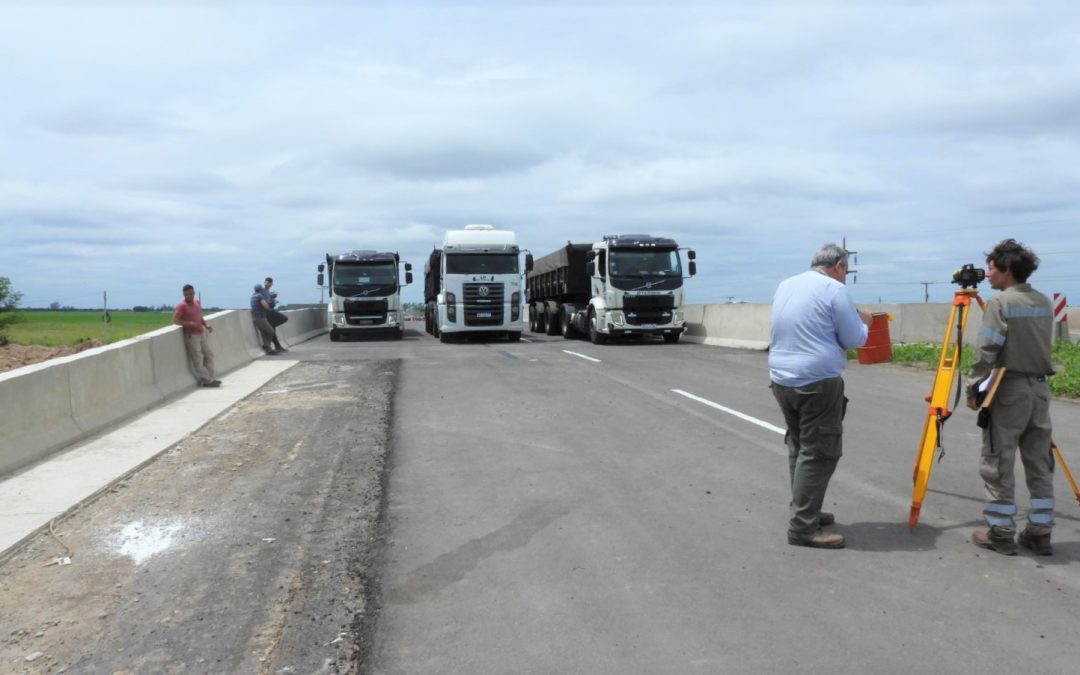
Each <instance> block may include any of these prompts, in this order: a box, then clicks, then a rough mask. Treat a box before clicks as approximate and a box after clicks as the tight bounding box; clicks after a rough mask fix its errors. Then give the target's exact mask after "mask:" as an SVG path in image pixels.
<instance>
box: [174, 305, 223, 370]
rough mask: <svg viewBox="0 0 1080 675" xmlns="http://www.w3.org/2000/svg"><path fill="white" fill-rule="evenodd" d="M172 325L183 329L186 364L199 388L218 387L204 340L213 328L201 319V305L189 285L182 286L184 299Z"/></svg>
mask: <svg viewBox="0 0 1080 675" xmlns="http://www.w3.org/2000/svg"><path fill="white" fill-rule="evenodd" d="M173 323H174V324H176V325H177V326H180V327H182V328H183V331H184V346H185V347H186V348H187V355H188V363H190V364H191V370H192V372H193V373H195V379H196V380H198V382H199V386H200V387H220V386H221V380H218V379H216V377H215V375H214V352H212V351H210V343H209V342H208V341H207V339H206V337H207V333H213V332H214V327H213V326H211V325H210V324H208V323H206V319H204V318H203V316H202V305H201V304H200V303H199V301H198V300H196V299H195V287H194V286H192V285H191V284H186V285H185V286H184V299H183V300H182V301H181V302H179V303H178V304H177V305H176V311H175V312H174V313H173Z"/></svg>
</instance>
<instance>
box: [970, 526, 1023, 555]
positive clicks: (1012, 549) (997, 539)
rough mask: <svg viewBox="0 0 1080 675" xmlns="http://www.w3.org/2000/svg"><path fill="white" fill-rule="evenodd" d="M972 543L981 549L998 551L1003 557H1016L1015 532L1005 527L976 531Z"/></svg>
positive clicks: (972, 536)
mask: <svg viewBox="0 0 1080 675" xmlns="http://www.w3.org/2000/svg"><path fill="white" fill-rule="evenodd" d="M971 542H972V543H973V544H975V545H976V546H978V547H979V548H987V549H990V550H991V551H997V552H998V553H1000V554H1001V555H1016V542H1015V541H1013V531H1012V530H1010V529H1008V528H1005V527H991V528H990V529H989V530H975V531H974V532H972V533H971Z"/></svg>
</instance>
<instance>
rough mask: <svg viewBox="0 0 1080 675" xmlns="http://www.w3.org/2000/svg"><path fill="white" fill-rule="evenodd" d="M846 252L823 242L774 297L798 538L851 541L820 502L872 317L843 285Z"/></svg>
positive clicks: (798, 541)
mask: <svg viewBox="0 0 1080 675" xmlns="http://www.w3.org/2000/svg"><path fill="white" fill-rule="evenodd" d="M847 258H848V253H847V251H845V250H844V249H842V248H840V247H839V246H837V245H836V244H826V245H824V246H822V247H821V249H820V250H819V251H818V252H817V253H816V254H815V255H814V259H813V260H812V261H811V262H810V270H809V271H808V272H803V273H802V274H797V275H795V276H793V277H789V278H788V279H785V280H784V281H782V282H780V286H779V287H777V289H776V296H775V297H774V298H773V304H772V334H771V339H770V341H769V379H770V380H772V385H771V387H772V391H773V396H775V397H776V402H777V403H778V404H780V410H781V411H782V412H783V413H784V421H785V422H786V424H787V433H786V434H784V442H785V443H786V444H787V447H788V467H789V471H790V476H791V520H790V521H789V523H788V543H789V544H791V545H793V546H810V547H813V548H843V547H844V536H843V535H841V534H836V533H825V532H822V531H821V527H823V526H825V525H831V524H832V523H833V521H834V517H833V515H832V514H831V513H828V512H825V511H822V510H821V505H822V504H823V503H824V502H825V490H826V489H827V488H828V487H829V479H830V478H832V474H833V471H835V470H836V464H837V462H839V460H840V455H841V446H842V443H841V441H842V435H843V419H844V412H845V410H846V408H847V398H845V397H844V379H843V377H841V376H842V375H843V372H844V366H845V365H847V350H848V349H852V348H854V347H860V346H862V345H863V343H865V342H866V336H867V335H868V332H869V329H870V321H871V317H870V313H869V312H867V311H866V310H859V309H856V308H855V303H854V302H852V300H851V296H850V295H848V291H847V287H846V286H845V285H844V284H845V281H846V279H847V272H848V265H847Z"/></svg>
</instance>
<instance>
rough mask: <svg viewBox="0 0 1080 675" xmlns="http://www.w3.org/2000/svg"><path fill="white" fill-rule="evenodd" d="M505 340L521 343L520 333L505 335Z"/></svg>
mask: <svg viewBox="0 0 1080 675" xmlns="http://www.w3.org/2000/svg"><path fill="white" fill-rule="evenodd" d="M506 339H507V340H509V341H510V342H520V341H521V333H518V332H511V333H507V334H506Z"/></svg>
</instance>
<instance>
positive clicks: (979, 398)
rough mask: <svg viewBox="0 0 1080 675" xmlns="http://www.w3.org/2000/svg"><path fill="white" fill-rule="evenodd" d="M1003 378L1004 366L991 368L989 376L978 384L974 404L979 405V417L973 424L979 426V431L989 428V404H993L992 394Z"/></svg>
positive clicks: (995, 391)
mask: <svg viewBox="0 0 1080 675" xmlns="http://www.w3.org/2000/svg"><path fill="white" fill-rule="evenodd" d="M1004 378H1005V366H1001V367H1000V368H992V369H991V370H990V374H989V375H987V376H986V379H985V380H983V381H982V382H980V383H979V387H978V389H976V391H975V402H976V403H978V404H979V416H978V418H977V419H976V422H975V423H976V424H977V425H979V428H980V429H988V428H989V427H990V404H991V403H993V402H994V394H996V393H997V390H998V387H999V386H1001V380H1003V379H1004Z"/></svg>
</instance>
